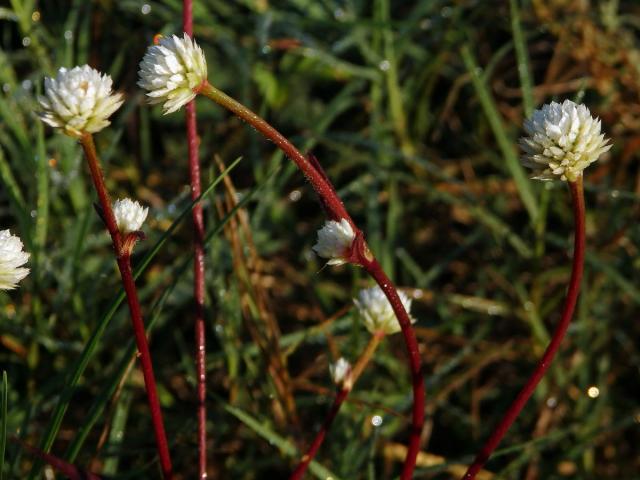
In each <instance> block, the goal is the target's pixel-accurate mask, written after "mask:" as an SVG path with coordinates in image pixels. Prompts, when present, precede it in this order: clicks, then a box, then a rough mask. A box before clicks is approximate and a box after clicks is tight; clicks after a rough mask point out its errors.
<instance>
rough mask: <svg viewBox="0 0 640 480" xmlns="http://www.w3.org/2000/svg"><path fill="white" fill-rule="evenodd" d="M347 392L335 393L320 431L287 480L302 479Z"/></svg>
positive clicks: (344, 390)
mask: <svg viewBox="0 0 640 480" xmlns="http://www.w3.org/2000/svg"><path fill="white" fill-rule="evenodd" d="M349 392H350V389H348V388H342V389H340V390H339V391H338V392H337V393H336V398H335V400H334V401H333V405H331V410H329V413H327V416H326V418H325V419H324V422H322V427H321V428H320V431H319V432H318V433H317V435H316V438H314V439H313V442H312V443H311V445H310V446H309V449H308V450H307V453H306V454H305V455H304V456H303V457H302V460H301V461H300V463H299V464H298V466H297V467H296V469H295V470H294V471H293V473H292V474H291V476H290V477H289V480H300V479H301V478H302V477H304V474H305V472H306V471H307V467H308V466H309V464H310V463H311V460H313V458H314V457H315V456H316V453H318V449H319V448H320V446H321V445H322V442H323V441H324V437H325V436H326V435H327V432H328V431H329V429H330V428H331V424H332V423H333V420H334V419H335V418H336V415H337V414H338V412H339V411H340V407H341V406H342V403H343V402H344V401H345V399H346V398H347V396H348V395H349Z"/></svg>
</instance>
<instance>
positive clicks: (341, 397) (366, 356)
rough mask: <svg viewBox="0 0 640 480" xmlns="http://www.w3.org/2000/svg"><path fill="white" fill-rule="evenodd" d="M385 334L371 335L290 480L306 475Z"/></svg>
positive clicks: (381, 332)
mask: <svg viewBox="0 0 640 480" xmlns="http://www.w3.org/2000/svg"><path fill="white" fill-rule="evenodd" d="M384 335H385V334H384V332H383V331H379V332H376V333H375V334H374V335H373V336H372V337H371V340H369V343H368V344H367V346H366V348H365V349H364V351H363V352H362V355H360V358H359V359H358V361H357V362H356V364H355V365H354V367H353V369H352V370H351V373H350V374H349V375H348V378H347V379H346V380H345V382H344V383H343V385H342V388H340V389H339V390H338V391H337V393H336V398H335V399H334V400H333V405H331V409H330V410H329V412H328V413H327V416H326V417H325V419H324V422H322V426H321V427H320V431H319V432H318V433H317V434H316V437H315V438H314V439H313V442H311V445H310V446H309V449H308V450H307V452H306V453H305V454H304V455H303V456H302V459H301V460H300V463H299V464H298V466H297V467H296V469H295V470H294V471H293V473H292V474H291V476H290V477H289V480H300V479H301V478H303V477H304V474H305V472H306V471H307V467H308V466H309V464H310V463H311V461H312V460H313V459H314V457H315V456H316V453H318V450H319V449H320V446H321V445H322V442H323V441H324V438H325V437H326V436H327V433H328V432H329V429H330V428H331V424H332V423H333V420H334V419H335V418H336V416H337V415H338V412H339V411H340V407H342V404H343V403H344V401H345V400H346V398H347V396H348V395H349V392H351V390H352V389H353V386H354V385H355V383H356V381H357V380H358V378H359V377H360V375H361V374H362V372H363V371H364V369H365V367H366V366H367V364H368V363H369V361H370V360H371V357H372V356H373V353H374V352H375V351H376V348H378V345H380V342H381V341H382V339H383V338H384Z"/></svg>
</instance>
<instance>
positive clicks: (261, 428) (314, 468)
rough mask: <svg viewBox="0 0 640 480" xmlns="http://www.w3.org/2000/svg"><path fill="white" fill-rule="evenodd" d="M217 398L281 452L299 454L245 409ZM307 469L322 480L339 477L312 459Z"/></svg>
mask: <svg viewBox="0 0 640 480" xmlns="http://www.w3.org/2000/svg"><path fill="white" fill-rule="evenodd" d="M217 400H218V402H219V403H221V404H222V406H223V408H224V409H225V410H226V411H227V412H229V413H230V414H231V415H233V416H234V417H236V418H237V419H238V420H240V421H241V422H242V423H244V424H245V425H246V426H247V427H249V428H250V429H251V430H253V431H254V432H255V433H257V434H258V435H260V436H261V437H262V438H264V439H265V440H266V441H268V442H269V445H275V446H276V447H277V448H278V449H279V450H280V451H281V452H282V453H284V454H285V455H287V456H289V457H293V458H296V457H297V456H298V455H299V452H298V450H297V449H296V447H294V446H293V444H292V443H291V442H289V441H288V440H286V439H284V438H283V437H281V436H280V435H278V434H277V433H276V432H274V431H273V430H271V429H270V428H269V427H267V426H266V425H264V424H262V423H260V421H258V420H257V419H255V418H254V417H252V416H251V415H249V414H248V413H246V412H245V411H243V410H240V409H239V408H236V407H233V406H231V405H229V404H228V403H226V402H224V401H222V400H221V399H217ZM309 470H310V471H311V473H313V474H314V475H315V476H316V477H317V478H320V479H322V480H324V479H327V478H332V479H333V480H339V477H338V476H337V475H336V474H334V473H333V472H331V471H330V470H329V469H327V468H325V467H324V466H322V465H321V464H319V463H318V462H316V461H312V462H311V463H310V464H309Z"/></svg>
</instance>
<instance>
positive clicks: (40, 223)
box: [35, 122, 49, 265]
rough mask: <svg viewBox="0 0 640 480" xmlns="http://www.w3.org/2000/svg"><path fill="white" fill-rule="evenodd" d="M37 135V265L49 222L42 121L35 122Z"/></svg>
mask: <svg viewBox="0 0 640 480" xmlns="http://www.w3.org/2000/svg"><path fill="white" fill-rule="evenodd" d="M36 125H37V126H36V130H37V135H38V140H37V148H36V164H37V165H36V182H37V192H38V193H37V198H36V230H35V247H36V255H37V256H36V262H35V263H36V265H39V263H40V258H41V255H42V253H43V252H44V251H45V244H46V242H47V226H48V223H49V164H48V163H47V158H46V151H45V146H44V126H43V124H42V122H37V123H36Z"/></svg>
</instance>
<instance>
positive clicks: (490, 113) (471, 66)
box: [460, 44, 538, 222]
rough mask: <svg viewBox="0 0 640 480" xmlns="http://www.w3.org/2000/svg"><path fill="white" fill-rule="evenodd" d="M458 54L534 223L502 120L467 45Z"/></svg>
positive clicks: (532, 203)
mask: <svg viewBox="0 0 640 480" xmlns="http://www.w3.org/2000/svg"><path fill="white" fill-rule="evenodd" d="M460 53H461V54H462V60H463V61H464V64H465V67H466V68H467V71H468V72H469V74H470V75H471V81H472V83H473V87H474V88H475V91H476V95H477V96H478V100H480V104H481V105H482V109H483V110H484V114H485V115H486V117H487V120H488V121H489V125H491V129H492V130H493V134H494V135H495V137H496V141H497V142H498V146H499V147H500V150H501V151H502V155H503V157H504V159H505V162H506V167H507V169H508V170H509V173H511V176H512V177H513V180H514V181H515V182H516V188H517V189H518V193H519V195H520V199H521V200H522V203H523V204H524V206H525V208H526V209H527V212H529V217H530V219H531V221H532V222H535V220H536V219H537V217H538V204H537V201H536V199H535V196H534V194H533V189H532V187H531V183H530V182H529V179H528V178H527V177H526V175H525V174H524V169H523V167H522V165H520V162H519V160H518V156H517V154H516V151H515V149H514V147H513V144H512V143H511V140H510V139H509V135H507V131H506V129H505V128H504V125H503V124H502V119H501V118H500V114H499V113H498V108H497V107H496V104H495V101H494V99H493V96H492V95H491V92H490V91H489V88H488V87H487V85H486V84H485V83H484V81H483V80H482V75H481V69H480V67H479V66H478V64H477V62H476V60H475V58H474V57H473V54H472V53H471V48H470V47H469V45H468V44H465V45H464V46H463V47H462V49H461V51H460Z"/></svg>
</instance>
